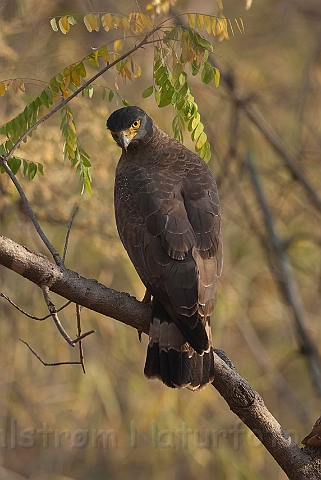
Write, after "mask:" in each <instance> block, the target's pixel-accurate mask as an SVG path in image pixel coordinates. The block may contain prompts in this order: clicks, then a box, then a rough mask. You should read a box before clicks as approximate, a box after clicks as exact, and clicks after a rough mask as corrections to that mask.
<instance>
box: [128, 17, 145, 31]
mask: <svg viewBox="0 0 321 480" xmlns="http://www.w3.org/2000/svg"><path fill="white" fill-rule="evenodd" d="M139 16H140V13H131V14H130V15H129V17H128V18H129V20H130V28H131V29H132V32H133V34H134V35H140V34H141V33H142V32H143V31H144V26H143V24H142V23H141V21H140V18H139Z"/></svg>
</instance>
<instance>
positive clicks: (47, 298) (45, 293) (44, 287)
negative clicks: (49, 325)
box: [41, 285, 95, 347]
mask: <svg viewBox="0 0 321 480" xmlns="http://www.w3.org/2000/svg"><path fill="white" fill-rule="evenodd" d="M41 290H42V292H43V296H44V299H45V302H46V304H47V306H48V310H49V312H50V314H51V316H52V318H53V321H54V322H55V325H56V327H57V328H58V330H59V332H60V334H61V335H62V336H63V337H64V339H65V340H66V342H67V343H69V345H71V346H72V347H74V346H75V345H76V343H78V342H79V341H80V340H82V339H83V338H85V337H87V336H88V335H91V334H92V333H95V330H89V331H88V332H86V333H84V334H83V335H81V336H79V337H77V338H75V340H72V339H71V338H70V337H69V335H68V333H67V332H66V330H65V329H64V327H63V326H62V325H61V323H60V320H59V317H58V315H57V310H56V307H55V305H54V303H53V301H52V300H51V297H50V293H49V287H48V286H47V285H41Z"/></svg>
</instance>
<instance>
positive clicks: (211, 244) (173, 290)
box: [107, 107, 222, 390]
mask: <svg viewBox="0 0 321 480" xmlns="http://www.w3.org/2000/svg"><path fill="white" fill-rule="evenodd" d="M107 127H108V129H109V130H110V131H111V134H112V136H113V138H114V140H115V141H116V142H117V144H118V145H119V146H120V147H121V148H122V154H121V157H120V160H119V162H118V165H117V169H116V179H115V197H114V202H115V215H116V223H117V228H118V232H119V236H120V238H121V241H122V243H123V245H124V247H125V249H126V250H127V252H128V255H129V257H130V259H131V261H132V263H133V264H134V266H135V268H136V270H137V272H138V274H139V276H140V278H141V280H142V282H143V283H144V285H145V287H146V288H147V290H148V291H149V292H150V294H151V295H152V298H153V300H152V318H151V327H150V333H149V337H150V341H149V346H148V351H147V358H146V365H145V375H146V376H147V377H148V378H153V377H154V378H155V377H157V378H159V379H161V380H162V381H163V382H164V383H165V384H166V385H168V386H170V387H188V388H190V389H192V390H199V389H201V388H202V387H204V386H205V385H206V384H207V383H209V382H211V381H212V380H213V378H214V360H213V353H212V339H211V329H210V315H211V313H212V312H213V310H214V308H215V304H216V297H217V281H218V277H219V276H220V273H221V269H222V236H221V219H220V206H219V198H218V194H217V188H216V184H215V180H214V177H213V174H212V172H211V171H210V169H209V167H208V165H207V164H206V163H205V162H204V161H203V160H202V159H201V158H200V157H199V156H198V155H196V154H195V153H193V152H191V151H190V150H188V149H187V148H186V147H185V146H184V145H182V144H181V143H179V142H177V141H176V140H175V139H173V138H171V137H169V136H168V135H167V134H166V133H164V132H163V131H162V130H161V129H160V128H159V127H158V126H157V125H156V123H155V122H154V121H153V120H152V119H151V118H150V117H149V116H148V115H147V114H146V113H145V112H144V111H143V110H142V109H141V108H139V107H124V108H121V109H119V110H116V111H115V112H114V113H112V115H111V116H110V117H109V119H108V120H107Z"/></svg>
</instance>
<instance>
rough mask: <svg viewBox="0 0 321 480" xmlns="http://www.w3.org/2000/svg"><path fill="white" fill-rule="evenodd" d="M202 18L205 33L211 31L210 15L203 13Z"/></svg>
mask: <svg viewBox="0 0 321 480" xmlns="http://www.w3.org/2000/svg"><path fill="white" fill-rule="evenodd" d="M204 20H205V28H206V31H207V33H211V17H210V16H209V15H204Z"/></svg>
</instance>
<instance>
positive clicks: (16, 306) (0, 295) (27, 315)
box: [0, 292, 72, 322]
mask: <svg viewBox="0 0 321 480" xmlns="http://www.w3.org/2000/svg"><path fill="white" fill-rule="evenodd" d="M0 297H3V298H5V299H6V300H7V301H8V302H9V303H10V304H11V305H12V306H13V307H14V308H16V309H17V310H18V311H19V312H21V313H23V315H25V316H26V317H28V318H32V320H37V321H38V322H42V321H43V320H47V318H50V317H51V313H49V314H48V315H45V316H44V317H36V316H35V315H31V314H30V313H28V312H26V311H25V310H23V309H22V308H20V307H18V305H16V304H15V303H14V302H13V301H12V300H11V298H9V297H7V295H5V294H4V293H2V292H0ZM71 303H72V302H71V301H70V300H69V301H68V302H66V303H64V305H62V306H61V307H59V308H57V310H56V312H57V313H58V312H61V310H63V309H64V308H66V307H68V305H70V304H71Z"/></svg>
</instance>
